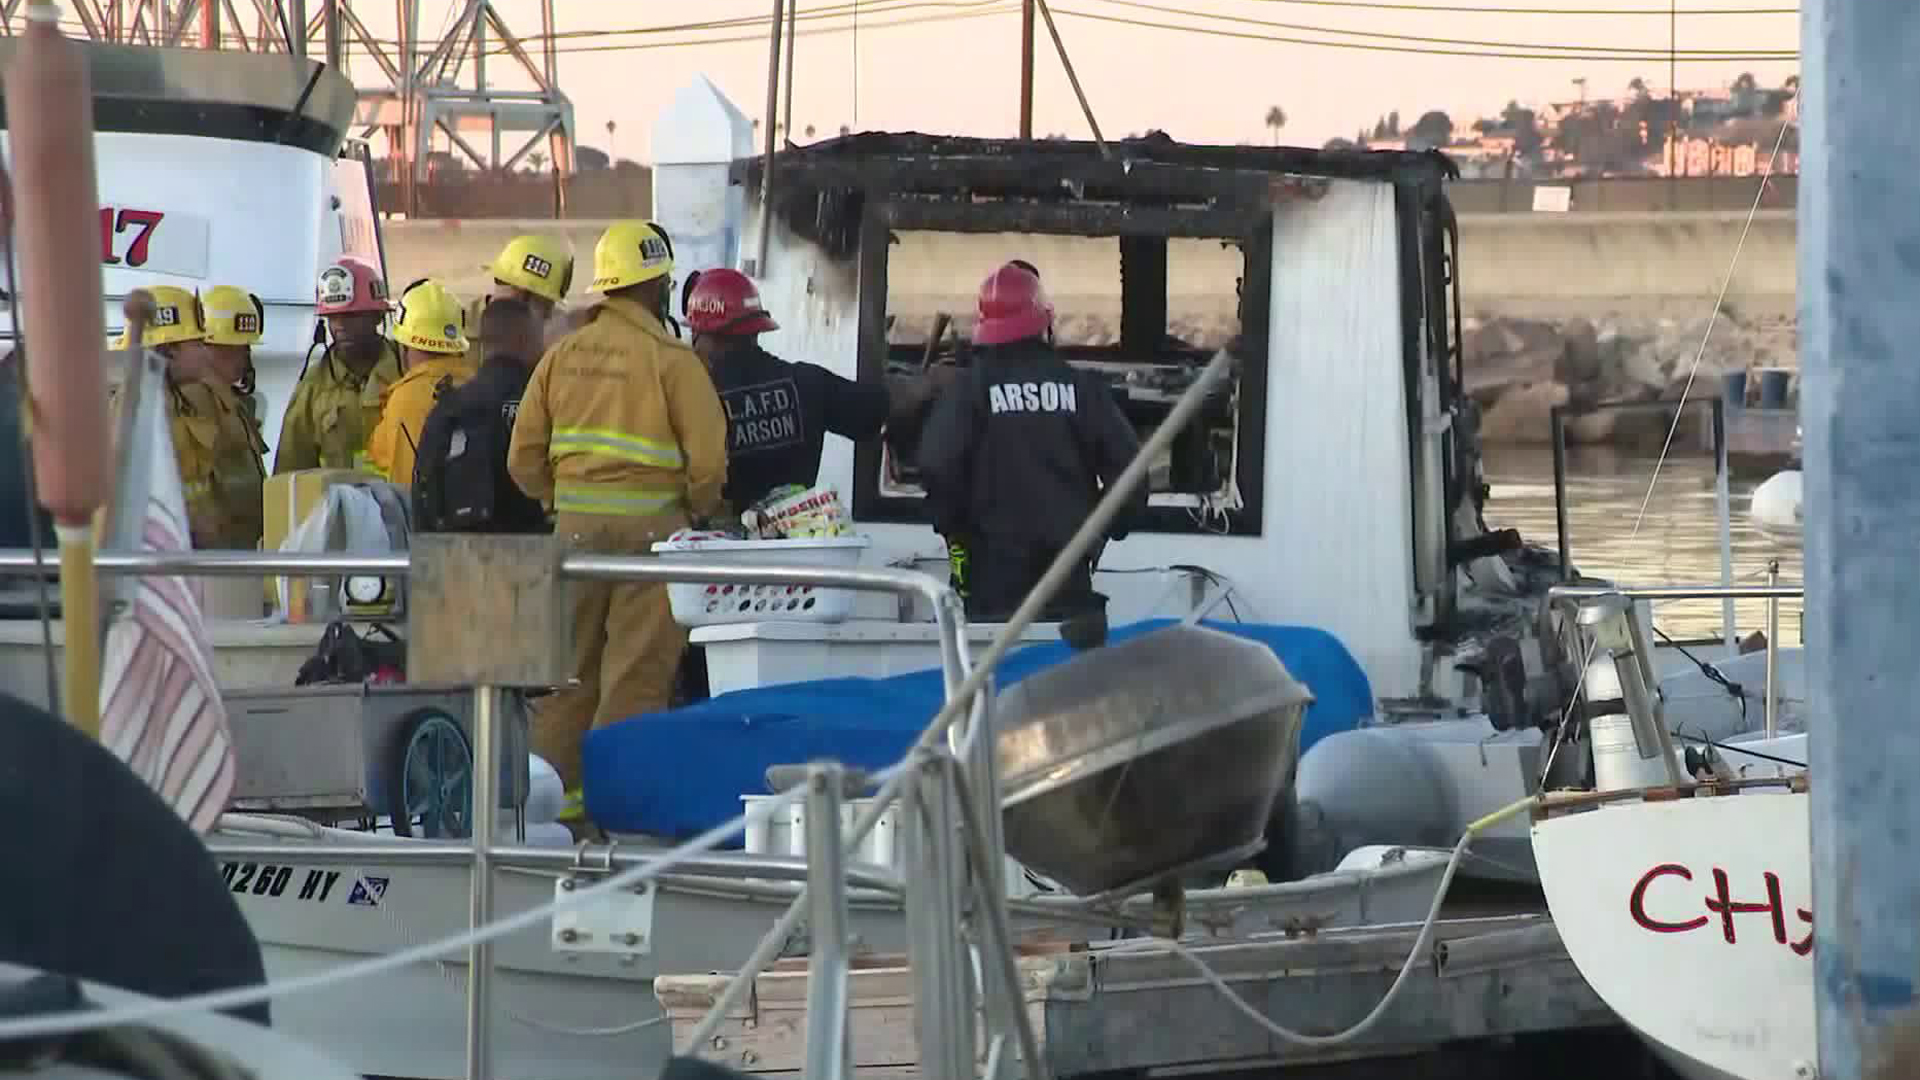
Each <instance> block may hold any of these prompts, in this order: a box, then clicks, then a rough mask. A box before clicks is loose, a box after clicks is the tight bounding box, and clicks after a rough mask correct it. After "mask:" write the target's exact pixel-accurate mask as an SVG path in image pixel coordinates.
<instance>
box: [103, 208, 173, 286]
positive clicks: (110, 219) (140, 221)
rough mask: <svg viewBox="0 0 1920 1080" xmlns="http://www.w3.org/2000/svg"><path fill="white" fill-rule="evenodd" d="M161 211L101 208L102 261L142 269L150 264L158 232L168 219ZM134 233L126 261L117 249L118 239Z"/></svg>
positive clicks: (107, 263)
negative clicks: (154, 238) (164, 220)
mask: <svg viewBox="0 0 1920 1080" xmlns="http://www.w3.org/2000/svg"><path fill="white" fill-rule="evenodd" d="M166 216H167V215H166V213H165V212H164V211H160V210H134V209H131V208H128V207H115V206H103V207H101V208H100V261H101V262H102V263H103V264H105V265H107V266H126V267H127V268H128V269H131V270H138V269H140V268H141V267H143V266H145V265H147V255H148V253H149V251H150V250H151V248H152V244H153V233H154V230H156V229H158V228H159V227H160V222H161V221H162V220H163V219H164V218H165V217H166ZM129 230H134V233H133V242H132V243H130V244H128V245H127V251H126V255H125V257H124V258H123V257H122V256H121V255H120V254H119V253H118V252H116V251H115V250H114V249H115V248H117V247H118V246H119V243H118V241H117V239H116V238H117V237H120V236H123V235H125V234H126V233H127V232H128V231H129Z"/></svg>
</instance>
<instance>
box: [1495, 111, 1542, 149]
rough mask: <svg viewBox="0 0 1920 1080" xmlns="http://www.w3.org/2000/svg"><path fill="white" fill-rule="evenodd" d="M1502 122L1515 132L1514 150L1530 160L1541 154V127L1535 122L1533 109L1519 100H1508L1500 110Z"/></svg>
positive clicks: (1503, 125)
mask: <svg viewBox="0 0 1920 1080" xmlns="http://www.w3.org/2000/svg"><path fill="white" fill-rule="evenodd" d="M1500 124H1501V126H1502V127H1504V128H1505V129H1506V130H1507V131H1509V132H1511V133H1512V134H1513V151H1514V153H1515V154H1517V155H1519V156H1520V157H1522V158H1527V159H1529V160H1531V159H1533V158H1536V157H1538V156H1539V154H1540V128H1539V126H1538V124H1537V123H1536V122H1535V118H1534V115H1533V110H1532V109H1528V108H1525V107H1523V106H1522V105H1521V104H1520V103H1519V102H1517V101H1509V102H1507V107H1506V108H1505V109H1503V110H1501V112H1500Z"/></svg>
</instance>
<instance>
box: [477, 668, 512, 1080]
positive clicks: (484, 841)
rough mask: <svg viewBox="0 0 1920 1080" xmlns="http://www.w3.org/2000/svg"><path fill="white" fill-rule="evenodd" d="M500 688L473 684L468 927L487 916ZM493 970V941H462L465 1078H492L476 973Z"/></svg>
mask: <svg viewBox="0 0 1920 1080" xmlns="http://www.w3.org/2000/svg"><path fill="white" fill-rule="evenodd" d="M504 696H505V692H504V691H502V690H501V689H499V688H498V687H494V686H476V687H474V688H473V771H472V781H471V783H472V789H473V808H472V810H471V811H470V812H469V821H468V824H470V825H471V826H472V831H473V866H472V868H471V878H470V886H471V887H470V891H469V893H468V897H467V914H468V920H469V922H470V923H471V924H472V925H473V926H485V925H486V924H488V923H490V922H492V921H493V844H494V833H495V832H496V828H495V823H496V821H497V820H498V818H499V814H500V795H499V792H498V791H497V790H495V789H496V788H497V787H498V782H499V779H500V755H499V753H498V752H497V751H498V747H499V742H498V740H499V733H498V730H497V729H498V727H499V723H498V721H499V717H500V713H501V710H502V709H503V708H504V707H505V705H506V703H505V701H504V700H502V699H503V698H504ZM492 970H493V945H492V943H491V942H485V941H478V942H475V943H473V944H472V945H469V946H467V1080H493V1038H492V1034H493V980H492V979H490V978H482V977H479V976H478V974H477V973H479V972H483V971H492Z"/></svg>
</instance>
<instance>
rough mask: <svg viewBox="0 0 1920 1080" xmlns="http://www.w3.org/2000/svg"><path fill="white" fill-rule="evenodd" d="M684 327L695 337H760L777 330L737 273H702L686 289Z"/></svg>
mask: <svg viewBox="0 0 1920 1080" xmlns="http://www.w3.org/2000/svg"><path fill="white" fill-rule="evenodd" d="M683 306H685V308H686V309H687V325H688V326H689V327H691V328H692V329H693V332H694V333H696V334H760V333H765V332H766V331H768V330H778V329H780V324H779V323H777V322H774V321H773V316H771V315H769V314H767V309H766V308H764V307H761V306H760V290H759V289H757V288H755V287H754V284H753V279H751V278H749V277H747V275H745V274H743V273H741V272H740V271H738V270H727V269H724V268H723V269H719V270H704V271H702V272H701V273H700V275H699V277H698V278H697V279H696V280H695V281H694V282H693V287H692V288H690V289H688V290H687V297H686V301H685V304H684V305H683Z"/></svg>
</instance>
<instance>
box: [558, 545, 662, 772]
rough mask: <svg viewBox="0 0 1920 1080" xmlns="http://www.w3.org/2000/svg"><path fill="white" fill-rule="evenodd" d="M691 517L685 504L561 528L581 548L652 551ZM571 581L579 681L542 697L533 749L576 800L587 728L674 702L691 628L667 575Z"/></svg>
mask: <svg viewBox="0 0 1920 1080" xmlns="http://www.w3.org/2000/svg"><path fill="white" fill-rule="evenodd" d="M686 523H687V519H686V517H685V516H684V515H683V514H681V513H680V512H678V511H676V512H673V513H669V514H659V515H652V516H648V517H614V516H609V515H600V514H561V515H559V517H558V518H557V520H556V521H555V522H554V531H555V533H556V534H557V535H559V536H562V537H565V538H566V539H567V542H568V546H569V549H570V550H573V551H579V552H586V553H591V554H596V555H647V554H650V553H651V552H652V550H653V544H654V543H655V542H656V541H659V540H665V539H666V538H667V537H669V536H671V535H673V533H674V531H675V530H677V529H680V528H683V527H684V526H685V525H686ZM568 588H569V589H570V590H571V591H572V600H573V647H574V667H573V673H574V678H576V679H578V680H579V685H578V686H577V687H575V688H572V689H567V690H561V691H559V692H558V693H555V694H553V695H551V696H549V697H546V698H543V699H541V700H540V701H539V703H538V708H537V709H536V710H535V712H534V714H533V720H532V731H531V734H530V737H531V742H532V745H533V752H534V753H536V754H539V755H540V756H541V757H543V758H545V759H546V760H547V762H548V763H549V764H551V765H552V766H553V767H554V770H555V771H556V772H558V773H559V774H560V782H561V783H562V784H564V785H565V786H566V789H567V793H568V795H569V802H573V801H574V796H576V794H577V793H578V791H579V789H580V744H581V742H582V740H584V739H585V738H586V736H587V732H588V731H590V730H592V729H594V728H597V727H603V726H605V725H607V724H611V723H614V722H615V721H618V720H625V719H626V718H628V717H630V716H633V715H635V714H637V713H643V712H655V711H659V710H662V709H665V708H666V707H667V703H668V701H669V700H670V699H671V697H672V695H673V680H674V675H675V673H676V671H677V670H678V669H679V666H680V654H681V653H682V652H683V651H685V649H686V647H687V631H686V628H685V627H682V626H681V625H680V624H679V623H676V622H674V621H673V611H672V608H671V607H669V606H668V603H667V587H666V586H665V585H664V584H661V583H659V582H644V583H643V582H631V583H629V582H613V581H574V582H570V583H569V584H568Z"/></svg>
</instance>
